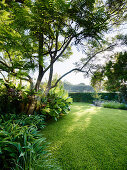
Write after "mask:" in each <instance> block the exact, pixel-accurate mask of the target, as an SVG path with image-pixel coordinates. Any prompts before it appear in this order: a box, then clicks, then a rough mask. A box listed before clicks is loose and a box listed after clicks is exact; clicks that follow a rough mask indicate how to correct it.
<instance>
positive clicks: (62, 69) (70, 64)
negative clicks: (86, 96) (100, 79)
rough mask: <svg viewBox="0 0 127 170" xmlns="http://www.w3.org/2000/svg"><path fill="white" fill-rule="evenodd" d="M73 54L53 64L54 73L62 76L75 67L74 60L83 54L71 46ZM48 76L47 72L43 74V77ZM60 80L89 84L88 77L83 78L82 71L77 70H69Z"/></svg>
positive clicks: (77, 59)
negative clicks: (76, 71)
mask: <svg viewBox="0 0 127 170" xmlns="http://www.w3.org/2000/svg"><path fill="white" fill-rule="evenodd" d="M72 51H73V54H72V55H71V56H70V58H69V59H66V60H65V61H63V62H57V63H55V64H54V74H58V76H62V75H63V74H64V73H66V72H68V71H69V70H71V69H73V68H75V67H74V63H75V62H76V61H79V60H80V58H81V57H83V56H84V55H85V54H82V52H81V51H80V52H79V51H77V49H76V47H73V48H72ZM47 78H48V73H47V74H46V76H45V79H47ZM62 81H68V82H70V83H71V84H79V83H84V84H86V85H89V84H90V79H89V78H84V76H83V73H81V72H78V73H75V72H71V73H70V74H68V75H67V76H65V77H64V78H63V79H62Z"/></svg>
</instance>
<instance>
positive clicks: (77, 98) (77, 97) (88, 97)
mask: <svg viewBox="0 0 127 170" xmlns="http://www.w3.org/2000/svg"><path fill="white" fill-rule="evenodd" d="M93 94H94V93H69V96H70V97H72V98H73V101H74V102H86V103H93V100H95V99H96V97H94V95H93ZM98 95H99V96H100V98H101V99H102V100H114V101H118V100H119V94H117V93H98Z"/></svg>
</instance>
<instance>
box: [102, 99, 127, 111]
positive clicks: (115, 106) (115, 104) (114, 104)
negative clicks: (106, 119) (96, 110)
mask: <svg viewBox="0 0 127 170" xmlns="http://www.w3.org/2000/svg"><path fill="white" fill-rule="evenodd" d="M102 106H103V107H105V108H113V109H123V110H127V105H126V104H124V103H118V102H114V101H111V102H104V103H103V104H102Z"/></svg>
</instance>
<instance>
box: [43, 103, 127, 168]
mask: <svg viewBox="0 0 127 170" xmlns="http://www.w3.org/2000/svg"><path fill="white" fill-rule="evenodd" d="M43 133H44V135H45V137H46V138H47V140H48V141H49V142H51V145H50V147H49V149H50V150H51V152H52V156H51V157H52V158H55V159H56V160H57V162H58V164H59V165H60V166H61V169H63V170H84V169H92V170H94V169H101V170H103V169H104V170H107V169H108V170H117V169H118V170H123V169H127V111H125V110H113V109H108V108H102V107H94V106H90V105H89V104H85V103H73V105H72V107H71V112H70V113H69V114H68V115H66V116H64V117H63V118H62V119H60V120H59V121H58V122H55V121H52V122H49V123H48V125H47V127H46V128H45V129H44V131H43Z"/></svg>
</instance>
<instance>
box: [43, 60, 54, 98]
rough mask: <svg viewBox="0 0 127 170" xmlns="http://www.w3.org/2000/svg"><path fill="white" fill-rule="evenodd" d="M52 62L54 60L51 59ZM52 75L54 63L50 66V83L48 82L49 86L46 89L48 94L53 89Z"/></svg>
mask: <svg viewBox="0 0 127 170" xmlns="http://www.w3.org/2000/svg"><path fill="white" fill-rule="evenodd" d="M51 62H52V60H51ZM52 77H53V65H51V67H50V73H49V80H48V84H47V87H46V90H45V95H46V96H47V94H48V93H49V90H50V89H51V83H52Z"/></svg>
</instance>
